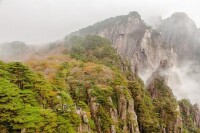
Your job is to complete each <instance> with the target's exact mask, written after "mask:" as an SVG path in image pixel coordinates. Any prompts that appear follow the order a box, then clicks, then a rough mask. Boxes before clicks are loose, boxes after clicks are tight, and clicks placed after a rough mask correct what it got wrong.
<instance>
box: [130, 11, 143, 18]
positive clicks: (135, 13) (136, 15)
mask: <svg viewBox="0 0 200 133" xmlns="http://www.w3.org/2000/svg"><path fill="white" fill-rule="evenodd" d="M128 16H130V17H136V18H141V16H140V14H139V13H138V12H136V11H133V12H129V14H128Z"/></svg>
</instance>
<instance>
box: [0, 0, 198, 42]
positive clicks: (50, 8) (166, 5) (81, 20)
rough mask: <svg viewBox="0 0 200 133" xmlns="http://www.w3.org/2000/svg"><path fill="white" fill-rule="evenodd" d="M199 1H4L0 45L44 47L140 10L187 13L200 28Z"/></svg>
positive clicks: (164, 14) (0, 11) (149, 15)
mask: <svg viewBox="0 0 200 133" xmlns="http://www.w3.org/2000/svg"><path fill="white" fill-rule="evenodd" d="M198 3H199V2H198V1H197V0H193V1H188V0H182V1H181V2H180V1H179V0H168V1H165V0H151V1H149V0H140V1H138V0H109V1H108V0H101V1H99V0H84V1H80V0H1V3H0V20H1V21H0V29H1V30H0V42H7V41H23V42H25V43H28V44H43V43H48V42H52V41H55V40H59V39H61V38H63V37H65V36H66V35H67V34H69V33H71V32H73V31H76V30H78V29H80V28H84V27H86V26H88V25H91V24H93V23H95V22H97V21H101V20H104V19H106V18H109V17H113V16H117V15H124V14H128V13H129V12H130V11H138V12H139V14H140V15H141V16H142V18H143V19H144V20H145V21H146V22H147V23H150V24H151V21H152V18H154V17H155V16H162V17H163V18H165V17H168V16H170V15H171V14H172V13H173V12H176V11H179V12H186V13H187V14H188V15H189V16H190V17H191V18H193V19H194V20H195V22H196V23H197V25H198V26H199V25H200V18H199V17H198V13H199V11H200V9H199V6H198V5H199V4H198Z"/></svg>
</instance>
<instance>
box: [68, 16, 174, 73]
mask: <svg viewBox="0 0 200 133" xmlns="http://www.w3.org/2000/svg"><path fill="white" fill-rule="evenodd" d="M88 34H93V35H99V36H102V37H105V38H107V39H108V40H110V41H111V42H112V44H113V47H114V48H116V50H117V52H118V53H119V54H120V55H121V56H122V57H123V58H124V59H127V60H129V61H130V62H131V66H132V70H134V69H135V67H137V68H139V72H141V73H142V72H146V71H150V72H152V71H154V70H155V69H156V68H157V66H158V65H159V62H160V60H163V59H171V60H176V54H175V53H174V52H173V50H172V49H169V48H165V46H164V44H163V43H162V42H161V34H160V33H159V32H157V31H156V30H153V29H152V28H151V27H149V26H147V25H146V24H145V22H144V21H143V20H142V19H141V16H140V15H139V14H138V13H137V12H130V13H129V14H128V15H124V16H118V17H115V18H110V19H107V20H105V21H102V22H99V23H96V24H94V25H92V26H89V27H87V28H84V29H81V30H79V31H78V32H74V33H72V34H71V35H81V36H85V35H88Z"/></svg>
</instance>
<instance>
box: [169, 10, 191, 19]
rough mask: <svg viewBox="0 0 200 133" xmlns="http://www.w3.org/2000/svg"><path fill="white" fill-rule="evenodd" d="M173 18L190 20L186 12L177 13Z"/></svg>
mask: <svg viewBox="0 0 200 133" xmlns="http://www.w3.org/2000/svg"><path fill="white" fill-rule="evenodd" d="M171 17H172V18H177V19H189V17H188V15H187V14H186V13H185V12H175V13H173V14H172V15H171Z"/></svg>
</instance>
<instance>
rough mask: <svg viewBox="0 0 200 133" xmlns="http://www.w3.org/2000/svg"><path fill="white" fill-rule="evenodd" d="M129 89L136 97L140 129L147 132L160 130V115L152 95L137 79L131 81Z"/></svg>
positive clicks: (154, 132)
mask: <svg viewBox="0 0 200 133" xmlns="http://www.w3.org/2000/svg"><path fill="white" fill-rule="evenodd" d="M129 90H130V91H131V93H132V97H133V99H134V103H135V111H136V114H137V116H138V124H139V127H140V131H141V132H146V133H156V132H160V128H159V122H158V117H157V114H156V113H155V108H154V106H153V101H152V99H151V98H150V95H149V94H148V93H147V92H146V90H144V88H143V86H142V85H141V84H140V83H139V82H138V81H137V80H136V81H133V82H129Z"/></svg>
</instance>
